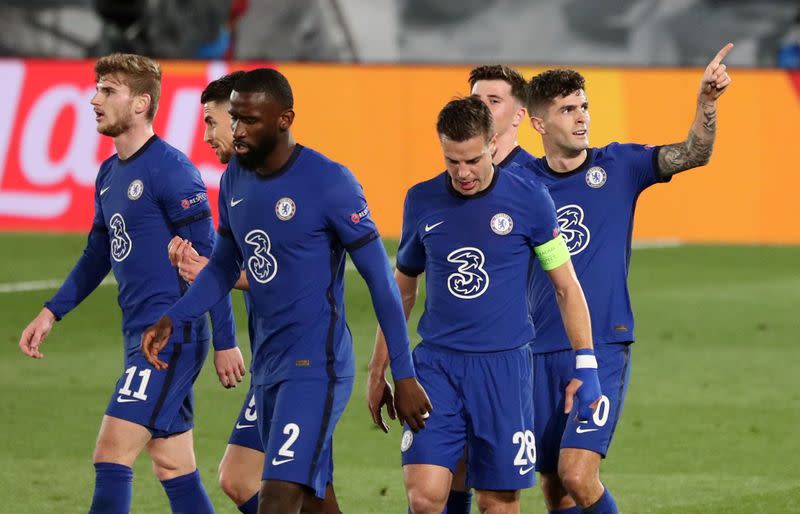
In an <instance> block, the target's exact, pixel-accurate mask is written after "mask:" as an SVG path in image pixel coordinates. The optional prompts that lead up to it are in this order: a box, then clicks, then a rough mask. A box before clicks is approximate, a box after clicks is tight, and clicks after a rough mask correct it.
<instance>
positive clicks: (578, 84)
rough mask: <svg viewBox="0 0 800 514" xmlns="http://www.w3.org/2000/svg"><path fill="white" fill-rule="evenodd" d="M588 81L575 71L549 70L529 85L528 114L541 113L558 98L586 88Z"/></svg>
mask: <svg viewBox="0 0 800 514" xmlns="http://www.w3.org/2000/svg"><path fill="white" fill-rule="evenodd" d="M585 84H586V80H584V78H583V75H581V74H580V73H578V72H577V71H575V70H547V71H545V72H542V73H540V74H538V75H536V76H535V77H533V78H532V79H531V81H530V82H529V83H528V112H529V113H531V114H533V113H541V112H542V109H544V108H545V107H547V106H548V105H549V104H550V103H551V102H552V101H553V100H555V99H556V98H558V97H563V96H567V95H569V94H571V93H574V92H575V91H577V90H579V89H586V88H585Z"/></svg>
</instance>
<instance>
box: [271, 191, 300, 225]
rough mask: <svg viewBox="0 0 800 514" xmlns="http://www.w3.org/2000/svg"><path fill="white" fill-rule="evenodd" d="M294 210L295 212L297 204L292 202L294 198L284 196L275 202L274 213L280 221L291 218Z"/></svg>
mask: <svg viewBox="0 0 800 514" xmlns="http://www.w3.org/2000/svg"><path fill="white" fill-rule="evenodd" d="M295 212H297V206H296V205H295V204H294V200H292V199H291V198H289V197H286V196H285V197H283V198H281V199H280V200H278V202H277V203H276V204H275V215H276V216H278V219H279V220H281V221H288V220H290V219H292V218H293V217H294V213H295Z"/></svg>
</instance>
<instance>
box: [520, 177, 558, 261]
mask: <svg viewBox="0 0 800 514" xmlns="http://www.w3.org/2000/svg"><path fill="white" fill-rule="evenodd" d="M530 184H531V187H532V188H533V194H532V195H531V199H532V201H531V203H530V205H531V209H530V211H529V212H530V215H531V218H530V219H529V223H530V229H529V231H528V236H529V237H530V240H531V243H530V244H531V247H537V246H539V245H542V244H544V243H546V242H548V241H550V240H552V239H554V238H555V237H557V236H558V234H559V229H558V218H557V216H556V207H555V204H554V203H553V199H552V198H551V197H550V193H549V192H548V191H547V188H546V187H545V186H544V184H542V183H540V182H538V181H536V182H534V181H530Z"/></svg>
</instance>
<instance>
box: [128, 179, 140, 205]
mask: <svg viewBox="0 0 800 514" xmlns="http://www.w3.org/2000/svg"><path fill="white" fill-rule="evenodd" d="M142 193H144V183H142V181H141V180H139V179H138V178H137V179H136V180H134V181H133V182H131V185H129V186H128V198H130V199H131V200H138V199H139V198H140V197H141V196H142Z"/></svg>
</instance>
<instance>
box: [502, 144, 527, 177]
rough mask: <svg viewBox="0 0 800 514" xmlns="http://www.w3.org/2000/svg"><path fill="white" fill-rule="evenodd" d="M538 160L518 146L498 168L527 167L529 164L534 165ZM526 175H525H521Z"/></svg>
mask: <svg viewBox="0 0 800 514" xmlns="http://www.w3.org/2000/svg"><path fill="white" fill-rule="evenodd" d="M535 160H536V157H534V156H533V155H532V154H530V153H528V151H527V150H525V149H524V148H522V147H521V146H519V145H517V146H515V147H514V149H513V150H511V153H509V154H508V155H506V158H505V159H503V161H502V162H500V163H499V164H498V165H497V167H498V168H509V167H511V168H517V167H525V166H527V165H528V164H529V163H532V162H534V161H535ZM520 174H521V175H524V173H520Z"/></svg>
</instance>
